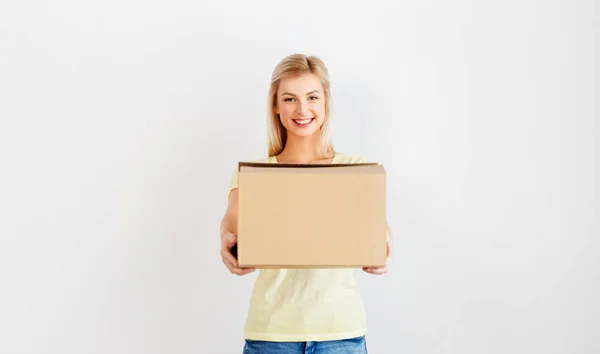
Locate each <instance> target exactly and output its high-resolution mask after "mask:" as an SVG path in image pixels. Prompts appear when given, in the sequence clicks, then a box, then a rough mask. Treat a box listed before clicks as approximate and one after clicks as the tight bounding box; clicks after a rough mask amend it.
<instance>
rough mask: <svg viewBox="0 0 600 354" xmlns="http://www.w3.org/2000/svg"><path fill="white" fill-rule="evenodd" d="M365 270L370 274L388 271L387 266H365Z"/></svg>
mask: <svg viewBox="0 0 600 354" xmlns="http://www.w3.org/2000/svg"><path fill="white" fill-rule="evenodd" d="M363 270H364V271H365V272H367V273H370V274H375V275H381V274H385V273H387V271H388V269H387V267H365V268H363Z"/></svg>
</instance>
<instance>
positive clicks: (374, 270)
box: [363, 225, 392, 275]
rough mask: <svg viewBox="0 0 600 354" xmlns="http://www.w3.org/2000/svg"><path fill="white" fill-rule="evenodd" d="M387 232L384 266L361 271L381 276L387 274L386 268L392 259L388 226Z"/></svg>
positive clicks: (387, 227)
mask: <svg viewBox="0 0 600 354" xmlns="http://www.w3.org/2000/svg"><path fill="white" fill-rule="evenodd" d="M386 230H387V241H386V251H387V254H386V258H385V265H384V266H382V267H364V268H363V270H364V271H365V272H367V273H371V274H375V275H381V274H385V273H387V272H388V266H389V264H390V260H391V258H392V230H390V227H389V225H387V226H386Z"/></svg>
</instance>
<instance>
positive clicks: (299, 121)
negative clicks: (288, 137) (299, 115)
mask: <svg viewBox="0 0 600 354" xmlns="http://www.w3.org/2000/svg"><path fill="white" fill-rule="evenodd" d="M314 120H315V118H303V119H293V121H294V123H296V125H300V126H306V125H309V124H310V123H312V121H314Z"/></svg>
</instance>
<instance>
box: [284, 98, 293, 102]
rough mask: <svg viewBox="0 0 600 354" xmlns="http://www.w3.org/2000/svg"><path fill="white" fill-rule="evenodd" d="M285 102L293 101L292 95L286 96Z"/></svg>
mask: <svg viewBox="0 0 600 354" xmlns="http://www.w3.org/2000/svg"><path fill="white" fill-rule="evenodd" d="M283 100H284V101H285V102H292V101H293V100H294V99H293V98H292V97H288V98H284V99H283Z"/></svg>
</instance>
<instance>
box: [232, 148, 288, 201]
mask: <svg viewBox="0 0 600 354" xmlns="http://www.w3.org/2000/svg"><path fill="white" fill-rule="evenodd" d="M249 162H257V163H277V158H275V157H274V156H269V157H265V158H262V159H258V160H251V161H249ZM238 177H239V173H238V168H237V166H236V167H235V168H234V169H233V171H232V173H231V178H230V181H229V192H230V193H231V191H232V190H234V189H236V188H237V187H238Z"/></svg>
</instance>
